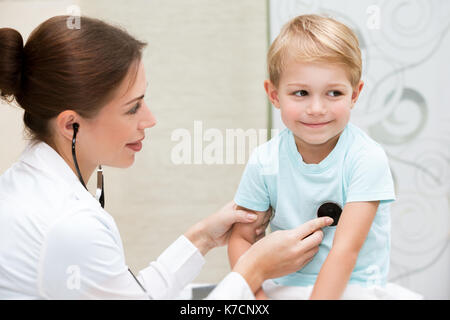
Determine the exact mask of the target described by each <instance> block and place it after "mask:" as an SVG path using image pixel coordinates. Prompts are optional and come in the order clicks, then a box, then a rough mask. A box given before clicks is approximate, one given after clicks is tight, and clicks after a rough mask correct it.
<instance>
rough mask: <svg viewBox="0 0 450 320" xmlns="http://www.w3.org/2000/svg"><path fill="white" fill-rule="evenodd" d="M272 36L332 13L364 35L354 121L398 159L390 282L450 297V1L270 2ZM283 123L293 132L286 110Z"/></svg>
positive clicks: (276, 121)
mask: <svg viewBox="0 0 450 320" xmlns="http://www.w3.org/2000/svg"><path fill="white" fill-rule="evenodd" d="M269 5H270V40H271V41H273V39H274V38H275V37H276V35H277V34H278V33H279V31H280V29H281V27H282V25H283V24H284V23H285V22H287V21H288V20H289V19H290V18H292V17H294V16H296V15H299V14H307V13H316V14H325V15H328V16H331V17H333V18H335V19H337V20H339V21H341V22H343V23H345V24H347V25H348V26H350V27H351V28H352V29H353V30H354V31H355V32H356V34H357V35H358V38H359V41H360V46H361V50H362V55H363V80H364V82H365V87H364V89H363V92H362V93H361V96H360V99H359V100H358V103H357V104H356V106H355V108H354V109H353V111H352V118H351V121H352V122H353V123H355V124H356V125H358V126H359V127H360V128H362V129H364V130H365V131H366V132H367V133H368V134H369V135H370V136H371V137H372V138H373V139H375V140H376V141H378V142H379V143H381V144H382V145H383V147H384V149H385V151H386V153H387V155H388V157H389V159H390V165H391V169H392V173H393V176H394V181H395V186H396V193H397V201H396V202H395V203H394V204H393V205H392V209H391V211H392V251H391V270H390V277H389V279H390V281H392V282H396V283H398V284H400V285H403V286H405V287H408V288H410V289H412V290H415V291H417V292H419V293H421V294H423V295H424V296H425V298H428V299H449V298H450V246H449V243H450V232H449V230H450V228H449V227H450V212H449V203H450V192H449V189H450V188H449V187H450V166H449V163H450V148H449V145H450V126H449V124H450V101H449V96H448V91H449V90H450V63H449V61H448V58H449V57H450V35H449V29H450V1H447V0H431V1H428V0H427V1H420V0H396V1H376V0H339V1H336V0H309V1H306V0H303V1H301V0H270V2H269ZM272 110H273V127H274V128H279V129H281V128H283V127H284V125H283V123H282V122H281V119H280V115H279V112H278V110H276V109H275V108H272Z"/></svg>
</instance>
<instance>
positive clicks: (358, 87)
mask: <svg viewBox="0 0 450 320" xmlns="http://www.w3.org/2000/svg"><path fill="white" fill-rule="evenodd" d="M363 87H364V81H362V80H360V81H359V83H358V84H357V85H356V87H355V88H354V89H353V93H352V101H351V104H350V109H352V108H353V107H354V106H355V103H356V101H357V100H358V97H359V94H360V93H361V90H362V88H363Z"/></svg>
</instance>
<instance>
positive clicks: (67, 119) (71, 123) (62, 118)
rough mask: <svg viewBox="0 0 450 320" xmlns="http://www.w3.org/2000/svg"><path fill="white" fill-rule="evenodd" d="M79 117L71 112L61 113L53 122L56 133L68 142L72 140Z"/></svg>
mask: <svg viewBox="0 0 450 320" xmlns="http://www.w3.org/2000/svg"><path fill="white" fill-rule="evenodd" d="M78 119H79V115H78V114H77V113H76V112H75V111H73V110H66V111H63V112H61V113H60V114H59V115H58V116H57V117H56V121H55V130H56V132H57V133H58V134H59V135H61V136H64V137H65V138H66V139H68V140H72V137H73V133H74V130H76V129H75V128H77V129H78V130H79V128H80V125H79V121H78Z"/></svg>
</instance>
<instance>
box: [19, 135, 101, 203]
mask: <svg viewBox="0 0 450 320" xmlns="http://www.w3.org/2000/svg"><path fill="white" fill-rule="evenodd" d="M19 161H22V162H25V163H27V164H28V165H30V166H32V167H34V168H36V169H38V170H40V171H42V172H44V173H45V174H46V175H48V176H49V177H51V178H52V179H55V180H57V182H56V181H55V182H56V183H61V184H63V185H64V186H65V187H66V188H67V189H68V191H69V190H70V191H72V192H74V193H75V194H76V196H77V198H78V199H81V200H86V201H89V202H90V203H92V205H95V206H98V207H100V208H101V205H100V203H99V202H98V201H97V200H96V199H95V198H94V196H93V195H92V194H91V193H90V192H89V191H88V190H86V189H85V188H84V187H83V185H82V184H81V182H80V181H79V180H78V177H77V176H76V175H75V173H74V172H73V171H72V169H71V168H70V167H69V165H68V164H67V163H66V162H65V161H64V159H63V158H62V157H61V156H60V155H59V154H58V153H57V152H56V151H55V150H54V149H53V148H52V147H50V146H49V145H48V144H47V143H45V142H30V143H29V144H28V145H27V147H26V148H25V150H24V151H23V152H22V154H21V155H20V158H19Z"/></svg>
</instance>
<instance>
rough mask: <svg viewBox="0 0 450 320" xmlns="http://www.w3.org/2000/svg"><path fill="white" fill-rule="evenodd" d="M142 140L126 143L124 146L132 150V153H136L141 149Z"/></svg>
mask: <svg viewBox="0 0 450 320" xmlns="http://www.w3.org/2000/svg"><path fill="white" fill-rule="evenodd" d="M144 138H145V137H144ZM144 138H142V139H140V140H138V141H136V142H132V143H127V145H126V146H127V147H128V148H130V149H131V150H133V151H136V152H138V151H141V149H142V140H144Z"/></svg>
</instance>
